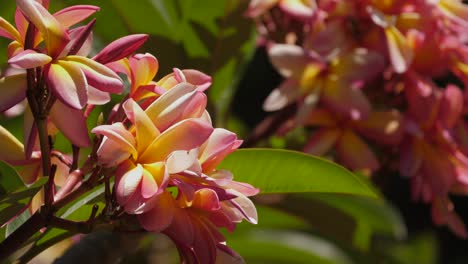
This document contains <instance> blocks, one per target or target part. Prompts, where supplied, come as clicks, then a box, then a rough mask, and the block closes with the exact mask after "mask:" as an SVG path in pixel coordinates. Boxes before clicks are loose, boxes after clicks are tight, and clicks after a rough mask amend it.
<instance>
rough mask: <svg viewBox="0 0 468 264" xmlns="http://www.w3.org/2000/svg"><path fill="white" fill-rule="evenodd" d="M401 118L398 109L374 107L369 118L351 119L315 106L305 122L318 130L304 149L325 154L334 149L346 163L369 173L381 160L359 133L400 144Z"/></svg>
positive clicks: (312, 152) (378, 140) (377, 139)
mask: <svg viewBox="0 0 468 264" xmlns="http://www.w3.org/2000/svg"><path fill="white" fill-rule="evenodd" d="M402 121H403V120H402V118H401V117H400V114H399V113H398V111H379V112H377V111H375V112H372V113H371V114H370V115H369V117H368V118H366V119H362V120H352V119H346V118H343V117H340V116H336V115H333V114H332V113H330V112H329V111H327V110H325V109H316V110H314V111H312V112H311V114H310V117H309V119H308V120H307V121H306V122H305V125H306V126H314V127H317V130H316V131H315V132H314V133H313V134H312V136H311V137H310V138H309V140H308V142H307V143H306V144H305V146H304V151H305V152H307V153H310V154H312V155H324V154H326V153H328V152H329V151H330V150H331V149H335V150H336V155H337V158H338V160H339V161H340V162H341V163H342V164H343V165H345V166H346V167H348V168H350V169H352V170H358V171H364V172H366V173H367V174H369V172H373V171H375V170H377V169H378V168H379V161H378V159H377V157H376V155H375V154H374V152H373V151H372V150H371V149H370V147H369V146H368V144H367V143H366V142H365V141H364V140H363V139H362V138H361V137H360V136H359V135H358V134H361V135H363V136H365V137H367V138H369V139H372V140H375V141H376V142H379V143H381V144H387V145H393V146H394V145H397V144H399V142H400V141H401V137H402V135H403V134H402V133H403V124H402V123H403V122H402ZM356 153H359V155H356Z"/></svg>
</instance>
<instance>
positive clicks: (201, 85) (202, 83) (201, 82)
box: [182, 69, 212, 92]
mask: <svg viewBox="0 0 468 264" xmlns="http://www.w3.org/2000/svg"><path fill="white" fill-rule="evenodd" d="M182 73H183V74H184V76H185V80H186V82H188V83H190V84H193V85H196V86H197V90H198V91H200V92H203V91H205V90H206V89H208V88H209V87H210V86H211V81H212V78H211V76H209V75H206V74H204V73H203V72H201V71H198V70H192V69H187V70H182Z"/></svg>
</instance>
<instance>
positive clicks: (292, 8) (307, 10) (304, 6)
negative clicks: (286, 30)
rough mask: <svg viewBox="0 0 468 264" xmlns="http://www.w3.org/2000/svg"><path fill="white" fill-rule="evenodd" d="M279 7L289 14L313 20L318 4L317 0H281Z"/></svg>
mask: <svg viewBox="0 0 468 264" xmlns="http://www.w3.org/2000/svg"><path fill="white" fill-rule="evenodd" d="M279 7H280V8H281V9H282V10H283V11H284V12H286V13H287V14H289V15H291V16H293V17H295V18H297V19H301V20H306V21H307V20H311V19H312V17H313V16H314V14H315V10H316V8H317V4H316V3H315V0H280V2H279Z"/></svg>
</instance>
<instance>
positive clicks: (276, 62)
mask: <svg viewBox="0 0 468 264" xmlns="http://www.w3.org/2000/svg"><path fill="white" fill-rule="evenodd" d="M268 54H269V56H270V60H271V62H272V64H273V66H275V68H276V69H277V70H278V71H279V72H280V73H281V75H283V76H284V77H286V78H289V77H293V78H296V79H298V78H300V76H301V74H302V71H303V70H304V68H305V67H306V65H307V64H308V63H309V62H310V59H309V58H308V57H307V55H306V53H305V51H304V49H303V48H301V47H299V46H296V45H289V44H275V45H273V46H272V47H271V48H270V49H269V50H268Z"/></svg>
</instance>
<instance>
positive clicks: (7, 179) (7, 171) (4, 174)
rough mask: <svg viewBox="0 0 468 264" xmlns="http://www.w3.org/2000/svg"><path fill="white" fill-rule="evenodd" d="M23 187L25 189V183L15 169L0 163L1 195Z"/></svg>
mask: <svg viewBox="0 0 468 264" xmlns="http://www.w3.org/2000/svg"><path fill="white" fill-rule="evenodd" d="M21 187H24V183H23V181H21V178H20V177H19V175H18V173H17V172H16V171H15V169H13V167H11V166H10V165H8V164H6V163H5V162H3V161H0V194H2V195H3V194H6V193H9V192H11V191H14V190H17V189H19V188H21Z"/></svg>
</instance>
